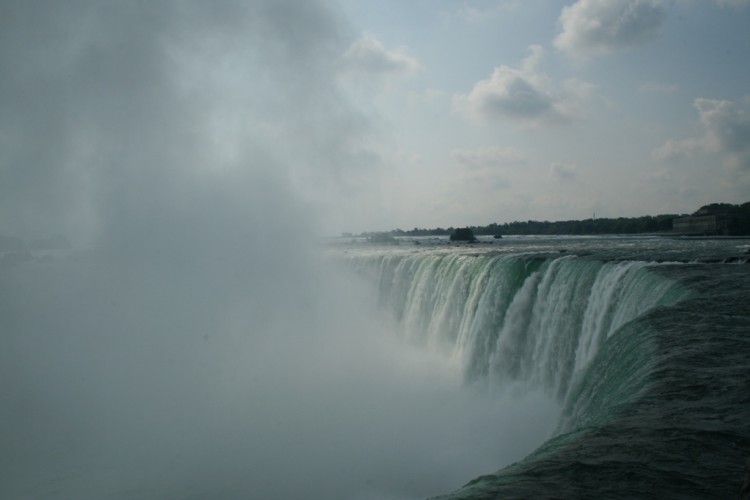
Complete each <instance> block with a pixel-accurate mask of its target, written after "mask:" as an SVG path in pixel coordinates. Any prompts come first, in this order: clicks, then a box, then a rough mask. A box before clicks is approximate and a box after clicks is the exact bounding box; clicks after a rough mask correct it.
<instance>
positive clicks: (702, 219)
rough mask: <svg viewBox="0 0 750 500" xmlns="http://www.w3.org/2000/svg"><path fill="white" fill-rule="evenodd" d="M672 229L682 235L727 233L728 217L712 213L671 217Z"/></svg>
mask: <svg viewBox="0 0 750 500" xmlns="http://www.w3.org/2000/svg"><path fill="white" fill-rule="evenodd" d="M672 231H673V232H675V233H678V234H684V235H712V236H713V235H728V234H729V217H727V216H726V215H722V214H714V215H694V216H691V217H681V218H679V219H672Z"/></svg>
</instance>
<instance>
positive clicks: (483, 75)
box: [339, 0, 750, 229]
mask: <svg viewBox="0 0 750 500" xmlns="http://www.w3.org/2000/svg"><path fill="white" fill-rule="evenodd" d="M341 5H342V8H343V10H344V12H345V15H346V17H347V19H348V20H349V22H350V24H351V26H352V33H351V35H350V36H353V37H354V39H353V40H352V42H351V46H350V48H349V49H348V52H347V53H346V54H347V55H346V56H345V57H344V70H343V71H342V74H341V75H340V79H339V81H340V84H341V86H342V87H343V88H344V89H345V91H346V92H347V93H348V95H350V96H351V99H352V100H353V101H354V102H355V103H357V105H358V106H359V107H360V108H361V109H362V110H364V112H366V113H367V114H368V116H370V117H371V118H372V119H373V120H376V121H377V123H378V126H379V127H380V129H379V130H378V134H377V135H378V138H379V141H378V142H376V143H375V144H373V145H372V147H373V154H374V155H375V156H376V157H377V159H378V162H379V164H380V169H381V172H380V175H379V176H378V178H377V179H376V181H375V182H379V183H380V189H379V193H378V195H377V196H376V197H375V198H374V200H373V201H374V202H375V203H376V205H375V207H374V208H375V212H376V213H377V214H378V215H377V217H379V218H380V220H376V221H373V222H376V225H377V226H379V227H380V228H383V229H385V228H389V227H397V226H398V227H407V228H408V227H413V226H420V227H425V226H427V227H434V226H448V225H463V224H486V223H489V222H492V221H498V222H505V221H511V220H526V219H546V220H560V219H569V218H587V217H590V216H591V215H592V214H593V213H594V212H596V214H597V215H598V216H602V217H619V216H639V215H646V214H658V213H675V212H676V213H684V212H692V211H694V210H695V209H697V208H698V207H699V206H701V205H703V204H707V203H711V202H716V201H725V202H732V203H741V202H744V201H748V199H750V115H748V108H749V107H750V64H748V63H747V60H748V59H747V57H748V54H749V53H750V35H749V34H748V33H750V2H747V1H724V2H721V1H707V0H700V1H698V0H676V1H661V0H629V1H626V0H622V1H596V0H579V1H577V2H570V1H569V2H550V1H546V0H539V1H536V0H526V1H495V2H490V1H484V2H471V1H464V2H447V1H443V2H437V1H429V2H428V1H415V2H396V1H393V2H390V1H384V2H368V1H364V0H362V1H347V2H342V4H341ZM357 30H358V31H357ZM347 65H348V66H347ZM368 209H370V210H371V209H372V208H371V207H368ZM355 226H356V224H355ZM356 229H359V227H356Z"/></svg>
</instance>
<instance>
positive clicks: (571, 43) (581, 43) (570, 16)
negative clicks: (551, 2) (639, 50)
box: [555, 0, 665, 57]
mask: <svg viewBox="0 0 750 500" xmlns="http://www.w3.org/2000/svg"><path fill="white" fill-rule="evenodd" d="M662 3H663V2H662V0H627V1H623V0H621V1H612V0H578V1H577V2H576V3H574V4H573V5H570V6H566V7H563V10H562V13H561V14H560V19H559V23H560V26H561V27H562V32H561V33H560V34H559V35H558V36H557V37H556V38H555V46H556V47H557V48H558V49H560V50H562V51H563V52H566V53H568V54H570V55H572V56H575V57H588V56H591V55H595V54H603V53H609V52H613V51H615V50H618V49H622V48H626V47H632V46H636V45H640V44H642V43H644V42H647V41H649V40H651V39H653V38H655V37H656V35H657V34H658V32H659V28H660V27H661V25H662V23H663V21H664V17H665V12H664V9H663V6H662Z"/></svg>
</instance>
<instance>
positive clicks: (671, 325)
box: [343, 237, 750, 498]
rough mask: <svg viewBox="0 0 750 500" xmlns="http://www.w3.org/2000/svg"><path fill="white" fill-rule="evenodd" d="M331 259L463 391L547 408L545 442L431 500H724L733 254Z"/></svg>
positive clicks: (744, 396)
mask: <svg viewBox="0 0 750 500" xmlns="http://www.w3.org/2000/svg"><path fill="white" fill-rule="evenodd" d="M343 248H344V250H343V255H344V258H345V260H347V261H348V262H349V264H350V265H351V266H352V267H354V268H355V269H357V271H358V273H359V274H361V275H363V276H365V277H366V279H367V280H369V281H370V282H372V283H374V284H375V286H377V289H378V297H379V301H380V305H381V307H382V308H383V309H384V310H387V311H390V312H391V314H393V315H394V317H395V321H396V324H397V325H398V327H399V328H400V329H401V331H402V335H405V336H407V337H408V338H410V339H412V341H414V342H418V343H420V344H423V345H424V346H426V347H431V348H437V349H439V350H442V351H443V352H444V353H445V355H446V357H447V358H448V359H452V360H453V362H457V363H458V364H459V365H460V366H461V367H462V370H463V372H464V377H465V380H466V383H469V384H476V383H482V384H485V385H486V386H488V387H490V388H492V387H497V386H499V387H502V386H504V385H511V384H513V385H514V386H515V387H518V386H519V384H520V386H521V387H523V388H524V390H535V389H542V390H543V391H544V392H545V393H547V394H549V395H551V396H552V397H553V398H554V399H555V400H557V401H558V404H559V405H560V408H561V412H560V416H559V420H558V423H557V426H556V430H555V432H554V437H553V438H552V439H549V440H547V441H546V442H544V443H543V444H541V446H540V447H539V448H538V449H537V450H536V451H535V452H533V453H532V454H531V455H529V456H528V457H526V458H525V459H523V460H521V461H519V462H517V463H514V464H513V465H511V466H508V467H505V468H503V469H501V470H499V471H498V472H496V473H493V474H489V475H483V476H481V477H478V478H476V479H474V480H472V481H470V482H468V483H467V484H466V485H465V486H464V487H463V488H461V489H459V490H457V491H455V492H454V493H452V494H450V495H445V496H444V497H441V498H549V497H554V498H612V497H617V498H631V497H632V498H668V497H672V498H689V497H697V498H708V497H713V498H732V497H734V496H736V495H737V493H738V491H739V488H740V485H741V483H742V480H743V468H744V465H745V460H746V459H749V458H750V301H749V300H748V299H750V266H748V265H746V264H747V263H748V255H747V253H748V240H670V239H662V238H636V237H620V238H564V237H563V238H560V237H558V238H542V237H526V238H523V237H519V238H506V239H503V240H501V241H499V242H491V241H489V240H486V241H485V242H484V243H481V244H476V245H447V244H446V242H445V241H441V240H436V239H422V240H414V241H408V240H407V241H402V242H401V244H400V245H398V246H391V247H380V248H368V247H367V246H357V245H351V246H349V247H346V246H344V247H343ZM502 465H504V464H498V467H500V466H502ZM478 472H481V471H478ZM467 479H468V478H467Z"/></svg>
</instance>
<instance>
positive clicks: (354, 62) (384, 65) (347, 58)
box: [340, 33, 422, 76]
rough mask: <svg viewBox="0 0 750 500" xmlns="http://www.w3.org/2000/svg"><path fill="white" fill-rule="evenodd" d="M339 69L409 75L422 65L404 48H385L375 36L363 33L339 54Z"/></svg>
mask: <svg viewBox="0 0 750 500" xmlns="http://www.w3.org/2000/svg"><path fill="white" fill-rule="evenodd" d="M340 69H341V70H342V71H343V72H345V73H359V74H366V75H367V76H385V75H389V76H394V75H395V76H410V75H413V74H415V73H417V72H419V71H421V70H422V65H421V64H419V62H418V61H417V60H416V59H415V58H413V57H411V56H409V55H408V54H406V52H405V51H404V49H401V48H399V49H394V50H387V49H386V48H385V47H384V46H383V44H382V43H381V42H380V41H379V40H378V39H377V38H375V37H374V36H373V35H371V34H369V33H365V34H364V35H362V37H361V38H360V39H359V40H356V41H355V42H354V43H352V44H351V46H349V48H348V49H347V50H346V52H344V54H343V55H342V56H341V60H340Z"/></svg>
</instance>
